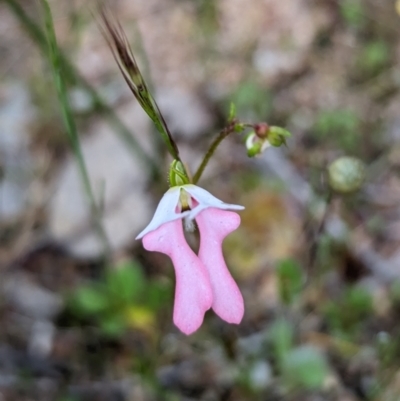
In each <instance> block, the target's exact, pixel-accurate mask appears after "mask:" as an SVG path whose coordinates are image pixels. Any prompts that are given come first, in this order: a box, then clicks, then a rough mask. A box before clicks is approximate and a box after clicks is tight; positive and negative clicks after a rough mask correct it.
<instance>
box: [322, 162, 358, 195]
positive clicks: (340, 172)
mask: <svg viewBox="0 0 400 401" xmlns="http://www.w3.org/2000/svg"><path fill="white" fill-rule="evenodd" d="M328 175H329V185H330V186H331V188H332V189H334V190H335V191H337V192H340V193H350V192H355V191H358V190H359V189H360V188H361V187H362V185H363V183H364V180H365V165H364V163H363V162H362V161H361V160H359V159H357V158H355V157H349V156H343V157H339V158H338V159H336V160H335V161H334V162H333V163H331V165H330V166H329V167H328Z"/></svg>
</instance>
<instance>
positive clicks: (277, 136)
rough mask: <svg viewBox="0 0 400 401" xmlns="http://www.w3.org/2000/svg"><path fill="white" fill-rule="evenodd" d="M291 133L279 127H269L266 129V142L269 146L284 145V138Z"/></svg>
mask: <svg viewBox="0 0 400 401" xmlns="http://www.w3.org/2000/svg"><path fill="white" fill-rule="evenodd" d="M291 136H292V134H291V133H290V132H289V131H287V130H285V129H284V128H281V127H270V128H269V131H268V142H269V143H270V145H271V146H275V147H280V146H282V145H286V138H289V137H291Z"/></svg>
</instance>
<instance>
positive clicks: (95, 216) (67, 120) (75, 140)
mask: <svg viewBox="0 0 400 401" xmlns="http://www.w3.org/2000/svg"><path fill="white" fill-rule="evenodd" d="M41 4H42V7H43V13H44V22H45V26H46V34H47V40H48V48H49V58H50V63H51V66H52V68H53V75H54V82H55V85H56V89H57V94H58V98H59V101H60V105H61V111H62V115H63V119H64V124H65V128H66V133H67V136H68V139H69V142H70V145H71V148H72V151H73V154H74V156H75V159H76V161H77V163H78V169H79V173H80V175H81V179H82V184H83V187H84V190H85V194H86V197H87V199H88V202H89V205H90V211H91V216H92V220H93V224H94V227H95V229H96V231H97V233H98V236H99V238H100V240H101V242H102V243H103V246H104V250H105V254H106V255H108V254H109V251H110V246H109V243H108V239H107V236H106V233H105V230H104V227H103V225H102V223H101V213H100V209H99V208H98V207H97V204H96V201H95V197H94V194H93V189H92V186H91V184H90V179H89V174H88V172H87V169H86V165H85V162H84V159H83V155H82V149H81V147H80V142H79V136H78V132H77V129H76V125H75V121H74V118H73V115H72V111H71V107H70V104H69V100H68V94H67V88H66V83H65V80H64V75H63V68H62V64H61V63H62V60H61V58H60V55H59V50H58V45H57V39H56V36H55V32H54V25H53V19H52V15H51V10H50V6H49V3H48V2H47V0H41Z"/></svg>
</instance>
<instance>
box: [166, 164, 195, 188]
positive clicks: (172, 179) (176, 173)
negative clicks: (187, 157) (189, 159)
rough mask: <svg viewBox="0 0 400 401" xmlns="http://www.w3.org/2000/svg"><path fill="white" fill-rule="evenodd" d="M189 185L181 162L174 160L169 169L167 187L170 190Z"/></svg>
mask: <svg viewBox="0 0 400 401" xmlns="http://www.w3.org/2000/svg"><path fill="white" fill-rule="evenodd" d="M189 183H190V182H189V178H188V177H187V175H186V170H185V167H184V166H183V164H182V162H180V161H179V160H174V161H173V162H172V163H171V166H170V168H169V186H170V187H171V188H172V187H177V186H181V185H186V184H189Z"/></svg>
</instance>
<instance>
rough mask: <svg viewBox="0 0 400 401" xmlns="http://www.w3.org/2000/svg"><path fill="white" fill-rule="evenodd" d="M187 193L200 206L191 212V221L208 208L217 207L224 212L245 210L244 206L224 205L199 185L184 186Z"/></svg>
mask: <svg viewBox="0 0 400 401" xmlns="http://www.w3.org/2000/svg"><path fill="white" fill-rule="evenodd" d="M182 188H183V189H184V190H185V191H186V192H188V193H189V194H190V195H191V196H192V198H193V199H195V200H196V201H197V202H198V206H196V207H195V208H194V209H192V210H191V211H190V214H189V217H188V218H189V219H194V218H195V217H196V216H197V215H198V214H199V213H200V212H201V211H202V210H204V209H207V208H208V207H215V208H217V209H223V210H243V209H244V206H240V205H231V204H229V203H224V202H222V201H221V200H220V199H218V198H216V197H215V196H213V195H211V194H210V193H209V192H208V191H206V190H205V189H203V188H200V187H198V186H197V185H192V184H189V185H184V186H183V187H182Z"/></svg>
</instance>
